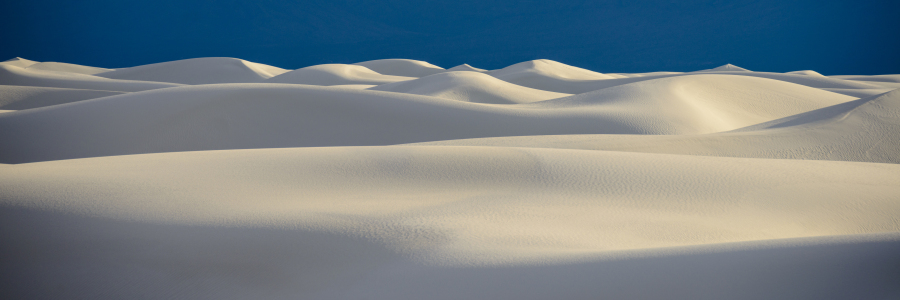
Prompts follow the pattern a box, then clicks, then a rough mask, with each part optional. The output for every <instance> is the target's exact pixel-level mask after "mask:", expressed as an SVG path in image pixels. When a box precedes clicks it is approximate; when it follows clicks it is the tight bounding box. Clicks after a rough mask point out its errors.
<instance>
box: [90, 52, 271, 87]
mask: <svg viewBox="0 0 900 300" xmlns="http://www.w3.org/2000/svg"><path fill="white" fill-rule="evenodd" d="M285 72H287V70H285V69H282V68H278V67H273V66H269V65H264V64H259V63H254V62H249V61H246V60H243V59H236V58H229V57H204V58H193V59H185V60H178V61H171V62H164V63H157V64H150V65H144V66H137V67H131V68H121V69H117V70H115V71H110V72H104V73H99V74H96V75H97V76H100V77H106V78H111V79H127V80H142V81H159V82H171V83H180V84H212V83H242V82H262V81H264V80H266V79H269V78H272V77H274V76H277V75H280V74H282V73H285Z"/></svg>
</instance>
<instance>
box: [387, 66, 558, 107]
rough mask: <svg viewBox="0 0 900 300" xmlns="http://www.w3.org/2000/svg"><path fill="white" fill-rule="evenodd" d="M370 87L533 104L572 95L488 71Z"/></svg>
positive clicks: (456, 98) (477, 99)
mask: <svg viewBox="0 0 900 300" xmlns="http://www.w3.org/2000/svg"><path fill="white" fill-rule="evenodd" d="M369 89H370V90H373V91H387V92H398V93H405V94H416V95H424V96H434V97H440V98H445V99H452V100H459V101H466V102H477V103H493V104H519V103H532V102H537V101H543V100H549V99H556V98H562V97H565V96H571V94H563V93H554V92H549V91H543V90H538V89H532V88H527V87H524V86H521V85H515V84H512V83H508V82H506V81H503V80H500V79H497V78H494V77H492V76H490V75H487V74H482V73H478V72H471V71H451V72H446V73H438V74H435V75H429V76H425V77H422V78H418V79H415V80H409V81H403V82H396V83H392V84H384V85H380V86H377V87H373V88H369Z"/></svg>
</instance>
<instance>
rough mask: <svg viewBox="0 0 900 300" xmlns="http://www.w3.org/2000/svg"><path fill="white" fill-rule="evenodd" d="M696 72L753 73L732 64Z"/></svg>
mask: <svg viewBox="0 0 900 300" xmlns="http://www.w3.org/2000/svg"><path fill="white" fill-rule="evenodd" d="M697 72H753V71H750V70H747V69H744V68H741V67H738V66H735V65H732V64H725V65H721V66H718V67H715V68H712V69H707V70H702V71H697Z"/></svg>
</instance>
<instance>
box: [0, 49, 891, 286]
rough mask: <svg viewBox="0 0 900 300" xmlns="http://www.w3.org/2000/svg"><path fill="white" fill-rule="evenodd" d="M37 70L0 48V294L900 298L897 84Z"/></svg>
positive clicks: (730, 69) (417, 70)
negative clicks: (1, 54) (1, 56)
mask: <svg viewBox="0 0 900 300" xmlns="http://www.w3.org/2000/svg"><path fill="white" fill-rule="evenodd" d="M37 64H38V63H37V62H33V61H27V60H23V59H19V60H14V61H9V62H3V63H0V71H2V72H3V73H0V110H2V111H9V112H3V113H0V141H2V145H0V239H2V243H0V257H4V259H3V260H0V266H2V267H0V270H2V271H3V275H2V276H3V280H0V286H2V287H0V291H2V292H0V293H3V294H4V295H5V297H3V298H9V299H17V298H38V299H46V298H79V299H80V298H83V299H131V298H150V299H159V298H176V299H248V298H249V299H844V298H862V299H894V298H897V297H898V296H900V286H898V285H897V284H896V278H897V276H898V273H897V269H896V266H897V265H898V264H900V257H898V256H897V255H896V253H898V252H900V218H898V216H900V197H898V195H900V159H898V158H900V91H891V89H890V88H889V87H886V86H885V84H887V85H890V84H895V82H892V81H890V78H891V77H889V76H888V77H883V76H882V77H879V78H874V79H871V78H868V77H866V76H853V77H852V78H846V79H842V78H838V77H824V76H821V75H816V74H818V73H815V72H814V71H803V72H799V73H798V72H792V73H793V74H782V73H765V72H751V71H747V70H745V69H742V68H739V67H736V66H733V65H726V66H724V67H720V68H717V69H713V70H705V71H701V72H688V73H676V72H653V73H641V74H624V73H610V74H601V73H597V72H593V71H589V70H585V69H580V68H576V67H572V66H567V65H564V64H561V63H558V62H553V61H549V60H537V61H530V62H524V63H520V64H516V65H513V66H510V67H507V68H504V69H500V70H495V71H486V72H482V71H483V70H479V69H474V68H472V69H474V70H462V69H465V68H471V67H468V66H467V65H464V67H461V68H457V67H454V68H451V69H450V70H444V69H442V68H440V67H437V66H434V65H431V64H428V63H426V62H421V61H414V60H396V59H392V60H378V61H370V62H364V63H359V64H356V65H319V66H312V67H307V68H302V69H298V70H295V71H290V72H288V71H286V70H282V69H278V68H275V67H271V66H265V65H259V64H254V63H250V62H246V61H243V60H238V59H228V58H202V59H193V60H185V61H176V62H169V63H161V64H154V65H147V66H140V67H134V68H124V69H117V70H115V71H110V72H105V73H99V74H97V76H92V75H88V74H83V72H81V73H82V74H79V70H80V71H84V70H86V69H83V68H78V67H71V66H69V65H67V64H44V63H41V64H44V66H46V67H42V68H50V67H53V68H55V69H54V70H47V69H41V68H31V67H29V66H35V65H37ZM85 68H89V67H85ZM454 69H456V70H454ZM279 70H280V71H279ZM281 71H284V72H281ZM276 73H278V74H276ZM813 73H815V74H813ZM279 74H280V76H279ZM99 76H104V77H110V78H116V79H109V78H104V77H99ZM401 76H403V77H401ZM279 78H280V79H279ZM885 78H887V79H885ZM143 80H149V81H143ZM276 81H277V82H279V83H272V82H276ZM164 82H168V83H164ZM869 82H871V83H877V84H870V83H869ZM210 83H218V84H210ZM184 84H189V85H190V86H184ZM98 87H106V88H105V89H104V88H98Z"/></svg>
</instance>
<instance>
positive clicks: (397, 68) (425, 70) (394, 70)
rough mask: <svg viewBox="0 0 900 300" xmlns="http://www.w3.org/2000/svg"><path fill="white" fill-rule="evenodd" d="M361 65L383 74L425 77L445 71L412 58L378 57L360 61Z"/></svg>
mask: <svg viewBox="0 0 900 300" xmlns="http://www.w3.org/2000/svg"><path fill="white" fill-rule="evenodd" d="M354 65H360V66H363V67H366V68H369V69H370V70H372V71H375V72H378V73H379V74H382V75H393V76H404V77H423V76H428V75H434V74H437V73H441V72H445V71H446V70H444V68H441V67H438V66H435V65H432V64H430V63H428V62H424V61H421V60H412V59H378V60H370V61H364V62H358V63H355V64H354Z"/></svg>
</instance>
